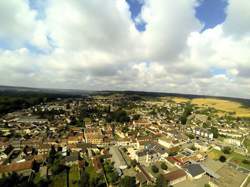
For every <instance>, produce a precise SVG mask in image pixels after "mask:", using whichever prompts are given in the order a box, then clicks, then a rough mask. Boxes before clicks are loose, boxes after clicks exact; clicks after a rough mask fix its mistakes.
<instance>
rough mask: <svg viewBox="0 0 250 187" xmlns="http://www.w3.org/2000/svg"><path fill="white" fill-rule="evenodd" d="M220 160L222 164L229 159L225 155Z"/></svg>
mask: <svg viewBox="0 0 250 187" xmlns="http://www.w3.org/2000/svg"><path fill="white" fill-rule="evenodd" d="M219 160H220V161H221V162H225V161H226V160H227V158H226V157H225V156H224V155H221V156H220V158H219Z"/></svg>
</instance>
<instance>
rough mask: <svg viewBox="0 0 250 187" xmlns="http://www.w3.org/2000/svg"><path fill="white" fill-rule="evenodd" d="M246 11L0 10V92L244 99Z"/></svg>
mask: <svg viewBox="0 0 250 187" xmlns="http://www.w3.org/2000/svg"><path fill="white" fill-rule="evenodd" d="M249 10H250V1H247V0H240V1H239V0H238V1H237V0H191V1H188V2H183V1H175V2H174V3H173V2H172V1H170V0H120V1H119V0H107V1H101V0H93V1H87V0H82V1H77V0H72V1H67V0H60V2H59V1H48V0H25V1H18V0H8V1H1V2H0V23H1V24H0V26H1V30H0V85H8V86H13V87H29V88H40V89H69V90H72V89H73V90H87V91H107V90H110V91H135V92H136V91H139V92H141V91H142V92H155V93H175V94H186V95H201V96H211V97H231V98H242V99H250V25H249V20H250V11H249ZM62 15H63V16H62ZM19 85H21V86H19Z"/></svg>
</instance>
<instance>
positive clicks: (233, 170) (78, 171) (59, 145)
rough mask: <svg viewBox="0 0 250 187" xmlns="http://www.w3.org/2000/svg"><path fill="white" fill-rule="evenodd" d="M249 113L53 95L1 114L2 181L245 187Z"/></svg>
mask: <svg viewBox="0 0 250 187" xmlns="http://www.w3.org/2000/svg"><path fill="white" fill-rule="evenodd" d="M249 133H250V121H249V120H246V119H244V118H240V117H236V116H235V115H232V114H230V113H224V114H223V115H221V114H220V112H219V111H217V110H216V109H215V108H212V107H208V106H198V105H195V104H192V103H191V102H180V101H178V100H176V99H175V98H174V97H150V96H138V95H127V94H109V95H92V96H85V97H82V98H57V99H56V100H54V101H43V102H41V103H39V104H37V105H34V106H31V107H28V108H25V109H21V110H17V111H14V112H9V113H7V114H5V115H3V116H2V117H1V119H0V186H11V185H13V183H19V184H20V185H23V186H86V187H87V186H89V187H92V186H93V187H94V186H114V187H116V186H117V187H118V186H119V187H129V186H138V187H154V186H155V187H164V186H176V187H183V186H187V187H192V186H193V187H196V186H199V187H202V186H205V187H209V186H211V187H228V186H233V187H244V186H245V187H247V186H248V185H249V184H250V152H249V151H250V138H249Z"/></svg>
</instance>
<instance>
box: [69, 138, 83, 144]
mask: <svg viewBox="0 0 250 187" xmlns="http://www.w3.org/2000/svg"><path fill="white" fill-rule="evenodd" d="M80 141H81V140H79V137H77V136H69V137H68V144H77V143H78V142H80Z"/></svg>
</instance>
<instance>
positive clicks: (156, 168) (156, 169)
mask: <svg viewBox="0 0 250 187" xmlns="http://www.w3.org/2000/svg"><path fill="white" fill-rule="evenodd" d="M151 170H152V171H153V172H154V173H158V172H159V168H158V167H157V166H155V165H152V166H151Z"/></svg>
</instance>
